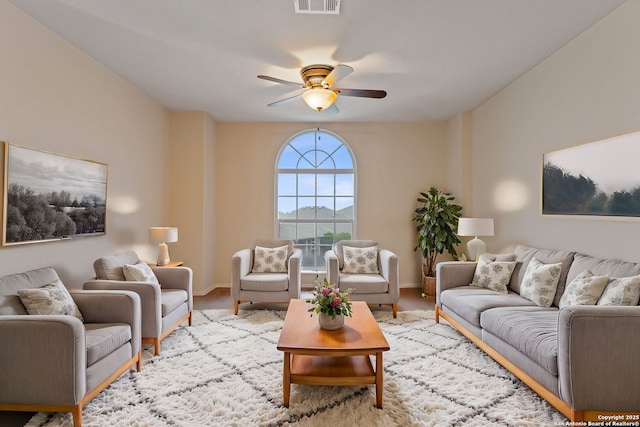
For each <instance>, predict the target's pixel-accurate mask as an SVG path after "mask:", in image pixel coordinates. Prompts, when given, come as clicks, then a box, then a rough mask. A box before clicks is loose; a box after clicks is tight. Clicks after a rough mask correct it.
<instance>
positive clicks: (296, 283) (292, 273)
mask: <svg viewBox="0 0 640 427" xmlns="http://www.w3.org/2000/svg"><path fill="white" fill-rule="evenodd" d="M287 270H288V273H289V298H290V299H298V298H300V287H301V284H302V250H301V249H294V250H293V252H292V253H291V256H290V257H289V264H288V266H287Z"/></svg>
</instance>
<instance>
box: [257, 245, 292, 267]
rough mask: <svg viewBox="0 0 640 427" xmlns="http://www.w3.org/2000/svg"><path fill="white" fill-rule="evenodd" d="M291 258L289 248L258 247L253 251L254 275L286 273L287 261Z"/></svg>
mask: <svg viewBox="0 0 640 427" xmlns="http://www.w3.org/2000/svg"><path fill="white" fill-rule="evenodd" d="M288 258H289V248H288V246H286V245H285V246H279V247H276V248H265V247H262V246H256V247H255V249H254V250H253V270H252V272H254V273H286V272H287V259H288Z"/></svg>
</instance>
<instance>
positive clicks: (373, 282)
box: [340, 273, 389, 294]
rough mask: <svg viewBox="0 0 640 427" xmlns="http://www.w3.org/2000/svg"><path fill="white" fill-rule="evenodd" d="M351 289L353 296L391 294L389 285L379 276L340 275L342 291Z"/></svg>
mask: <svg viewBox="0 0 640 427" xmlns="http://www.w3.org/2000/svg"><path fill="white" fill-rule="evenodd" d="M349 288H351V289H352V292H351V293H353V294H384V293H387V292H389V283H387V280H386V279H385V278H384V277H382V276H380V275H379V274H346V273H340V289H342V290H347V289H349Z"/></svg>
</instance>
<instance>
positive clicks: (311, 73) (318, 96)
mask: <svg viewBox="0 0 640 427" xmlns="http://www.w3.org/2000/svg"><path fill="white" fill-rule="evenodd" d="M352 72H353V68H351V67H350V66H348V65H344V64H340V65H337V66H335V67H332V66H331V65H324V64H314V65H308V66H306V67H304V68H303V69H301V70H300V76H301V77H302V81H303V82H304V83H303V84H301V83H296V82H291V81H288V80H282V79H279V78H277V77H271V76H263V75H259V76H258V78H259V79H263V80H269V81H272V82H276V83H282V84H285V85H289V86H297V87H299V88H301V89H302V91H300V92H299V93H296V94H294V95H292V96H288V97H287V98H284V99H281V100H279V101H275V102H272V103H271V104H268V106H269V107H273V106H276V105H280V104H284V103H287V102H289V101H292V100H294V99H296V98H298V97H300V96H301V97H302V99H303V100H304V102H305V103H306V104H307V105H308V106H309V107H310V108H312V109H314V110H317V111H323V110H326V109H327V108H329V107H331V106H332V105H333V103H334V102H335V101H336V99H337V98H338V95H344V96H358V97H361V98H378V99H380V98H384V97H385V96H387V92H386V91H384V90H371V89H346V88H338V87H335V84H336V83H337V82H338V81H340V80H341V79H343V78H345V77H346V76H348V75H349V74H351V73H352ZM333 108H336V107H335V105H334V106H333Z"/></svg>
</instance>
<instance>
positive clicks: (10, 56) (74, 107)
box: [0, 0, 168, 287]
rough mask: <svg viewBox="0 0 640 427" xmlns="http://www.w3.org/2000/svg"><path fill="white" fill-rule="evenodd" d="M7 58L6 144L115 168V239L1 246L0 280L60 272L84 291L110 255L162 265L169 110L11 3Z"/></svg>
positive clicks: (1, 106)
mask: <svg viewBox="0 0 640 427" xmlns="http://www.w3.org/2000/svg"><path fill="white" fill-rule="evenodd" d="M0 57H2V58H3V60H2V66H1V67H0V94H2V95H1V96H0V140H3V141H9V142H12V143H14V144H18V145H24V146H27V147H32V148H37V149H42V150H46V151H51V152H54V153H60V154H65V155H68V156H73V157H79V158H85V159H90V160H96V161H100V162H104V163H107V164H108V165H109V181H108V200H107V203H108V206H107V208H108V212H107V224H106V227H107V233H106V235H105V236H100V237H91V238H87V239H78V240H69V241H59V242H48V243H36V244H27V245H19V246H5V247H0V275H5V274H12V273H17V272H21V271H25V270H29V269H32V268H39V267H44V266H53V267H55V268H56V270H57V271H58V273H59V275H60V276H61V278H62V280H63V281H64V282H65V284H66V285H67V286H68V287H80V286H82V283H83V281H84V280H86V279H88V278H90V277H92V275H93V267H92V264H93V261H94V260H95V259H96V258H98V257H100V256H102V255H104V254H111V253H113V252H115V251H120V250H126V249H135V250H137V251H138V253H139V254H140V256H141V257H144V258H145V259H152V260H153V259H155V256H156V255H157V253H156V249H155V248H154V247H153V246H152V245H150V244H149V243H147V239H148V238H147V228H148V227H149V226H151V225H153V224H155V223H163V222H164V221H165V220H166V212H167V200H168V199H167V198H166V193H165V192H164V191H163V187H164V169H165V167H166V151H167V144H168V116H167V112H166V111H165V109H164V108H162V107H161V106H159V105H158V104H157V103H156V102H154V101H153V100H151V99H150V98H149V97H147V96H145V95H144V94H143V93H141V92H140V91H139V90H138V89H136V88H134V87H132V86H131V85H130V84H128V83H127V82H126V81H124V80H123V79H121V78H119V77H118V76H116V75H114V74H113V73H111V72H110V71H107V70H106V69H104V67H102V66H101V65H99V64H97V63H96V62H94V61H93V60H91V59H90V58H88V57H87V56H86V55H84V54H82V53H80V52H79V51H78V50H77V49H76V48H74V47H73V46H71V45H69V44H68V43H66V42H64V41H63V40H61V39H60V38H59V37H57V36H56V35H54V34H53V33H51V32H50V31H49V30H47V29H46V28H45V27H43V26H42V25H40V24H39V23H37V22H35V21H34V20H33V19H31V18H29V17H28V16H26V15H25V14H24V13H23V12H21V11H20V10H18V9H17V8H15V7H14V6H13V5H11V4H10V3H9V2H7V1H5V0H2V1H0Z"/></svg>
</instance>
